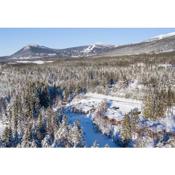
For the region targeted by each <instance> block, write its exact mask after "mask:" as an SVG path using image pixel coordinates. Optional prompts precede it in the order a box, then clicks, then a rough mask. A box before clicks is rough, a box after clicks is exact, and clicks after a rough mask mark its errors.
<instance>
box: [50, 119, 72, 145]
mask: <svg viewBox="0 0 175 175" xmlns="http://www.w3.org/2000/svg"><path fill="white" fill-rule="evenodd" d="M68 134H69V128H68V125H67V117H66V116H64V117H63V120H62V122H61V124H60V125H59V128H58V130H57V131H56V132H55V134H54V142H53V144H52V147H68V146H69V142H68Z"/></svg>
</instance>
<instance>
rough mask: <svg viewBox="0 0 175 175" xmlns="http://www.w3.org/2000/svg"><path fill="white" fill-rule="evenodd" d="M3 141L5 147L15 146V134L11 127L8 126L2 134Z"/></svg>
mask: <svg viewBox="0 0 175 175" xmlns="http://www.w3.org/2000/svg"><path fill="white" fill-rule="evenodd" d="M2 143H3V145H4V146H5V147H12V146H13V134H12V129H11V127H6V128H5V130H4V132H3V134H2Z"/></svg>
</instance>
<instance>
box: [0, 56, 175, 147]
mask: <svg viewBox="0 0 175 175" xmlns="http://www.w3.org/2000/svg"><path fill="white" fill-rule="evenodd" d="M39 63H40V64H37V62H4V63H1V64H0V147H19V148H23V147H175V56H174V55H173V54H166V53H165V54H153V55H137V56H121V57H104V58H86V59H84V58H74V59H57V60H53V61H47V62H44V61H43V62H41V61H40V62H39Z"/></svg>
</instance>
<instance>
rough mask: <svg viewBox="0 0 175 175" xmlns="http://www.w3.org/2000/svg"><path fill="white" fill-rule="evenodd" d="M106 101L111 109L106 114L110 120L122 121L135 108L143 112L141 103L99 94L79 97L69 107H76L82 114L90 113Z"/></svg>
mask: <svg viewBox="0 0 175 175" xmlns="http://www.w3.org/2000/svg"><path fill="white" fill-rule="evenodd" d="M104 100H106V101H107V103H108V104H109V108H108V109H107V111H106V113H105V115H106V116H107V117H109V118H115V119H117V120H121V119H122V118H123V116H124V115H125V114H126V113H128V112H130V111H131V110H133V109H135V108H137V109H138V110H141V105H142V102H141V101H138V100H134V99H126V98H120V97H113V96H108V95H103V94H97V93H87V94H85V95H84V96H79V97H77V98H75V99H74V100H73V101H72V102H71V103H70V104H68V105H69V106H73V107H76V109H78V110H80V111H82V112H85V113H90V110H92V109H93V108H94V109H96V108H97V106H98V105H99V104H100V103H101V102H102V101H104ZM116 108H119V109H116Z"/></svg>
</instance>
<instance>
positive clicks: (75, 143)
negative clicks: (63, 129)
mask: <svg viewBox="0 0 175 175" xmlns="http://www.w3.org/2000/svg"><path fill="white" fill-rule="evenodd" d="M68 141H69V143H70V144H71V147H82V146H83V144H84V143H83V133H82V130H81V128H80V123H79V121H76V122H74V123H73V126H71V127H70V129H69V135H68Z"/></svg>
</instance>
